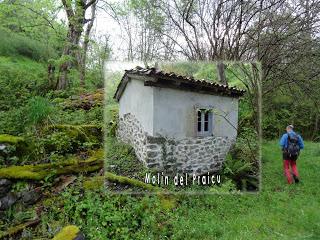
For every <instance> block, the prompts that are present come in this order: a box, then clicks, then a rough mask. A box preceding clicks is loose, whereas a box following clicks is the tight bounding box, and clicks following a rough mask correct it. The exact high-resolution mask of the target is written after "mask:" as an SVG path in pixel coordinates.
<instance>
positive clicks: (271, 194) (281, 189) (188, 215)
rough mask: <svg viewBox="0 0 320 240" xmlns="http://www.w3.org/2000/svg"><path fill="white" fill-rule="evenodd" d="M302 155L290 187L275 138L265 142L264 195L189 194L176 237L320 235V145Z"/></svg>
mask: <svg viewBox="0 0 320 240" xmlns="http://www.w3.org/2000/svg"><path fill="white" fill-rule="evenodd" d="M305 145H306V147H305V150H303V152H302V154H301V156H300V158H299V159H298V170H299V172H300V175H301V183H299V184H296V185H288V184H287V183H286V180H285V177H284V175H283V169H282V158H281V154H280V150H279V147H278V143H277V142H276V141H272V142H265V143H264V144H263V148H262V151H263V157H262V190H261V192H260V193H259V194H243V195H214V196H189V197H188V198H187V199H185V202H183V203H182V204H181V205H180V207H179V208H178V209H177V211H176V212H175V213H174V218H175V220H173V219H171V220H172V222H173V223H174V229H173V231H172V232H174V234H173V238H174V239H256V240H257V239H290V240H292V239H320V194H319V190H320V189H319V187H320V181H319V174H318V173H319V169H320V144H319V143H311V142H307V143H306V144H305Z"/></svg>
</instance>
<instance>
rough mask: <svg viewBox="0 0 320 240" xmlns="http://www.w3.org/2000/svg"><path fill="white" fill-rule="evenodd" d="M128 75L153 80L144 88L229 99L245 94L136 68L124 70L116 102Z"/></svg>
mask: <svg viewBox="0 0 320 240" xmlns="http://www.w3.org/2000/svg"><path fill="white" fill-rule="evenodd" d="M128 75H130V77H132V76H134V75H136V76H146V77H151V78H153V80H148V79H146V80H144V85H145V86H154V87H163V88H174V89H180V90H185V91H193V92H200V93H207V94H213V95H222V96H230V97H240V96H243V94H244V93H245V91H244V90H241V89H238V88H235V87H230V86H227V85H223V84H219V83H215V82H212V81H209V80H204V79H201V80H199V79H194V78H193V77H189V76H181V75H177V74H175V73H173V72H170V73H166V72H164V71H161V70H159V69H156V68H142V67H139V66H137V67H136V68H133V69H130V70H125V74H124V75H123V77H122V79H121V81H120V83H119V85H118V87H117V91H116V93H115V95H114V98H115V99H117V100H118V101H119V99H120V97H121V95H122V92H123V91H124V89H125V86H126V84H127V81H128V80H127V79H128V78H127V76H128Z"/></svg>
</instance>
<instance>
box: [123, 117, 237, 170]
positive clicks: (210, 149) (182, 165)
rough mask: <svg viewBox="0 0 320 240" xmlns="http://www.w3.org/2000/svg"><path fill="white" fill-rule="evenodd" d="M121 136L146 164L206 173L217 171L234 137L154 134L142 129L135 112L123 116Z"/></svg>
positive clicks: (162, 168)
mask: <svg viewBox="0 0 320 240" xmlns="http://www.w3.org/2000/svg"><path fill="white" fill-rule="evenodd" d="M117 136H118V138H119V139H120V140H121V141H123V142H125V143H128V144H130V145H131V146H133V148H134V150H135V153H136V155H137V157H138V159H139V160H140V161H142V162H143V163H144V164H145V165H146V166H147V167H150V168H155V169H157V170H159V171H164V172H166V173H176V172H179V173H189V174H197V175H201V174H206V173H207V172H216V171H218V170H219V169H220V168H221V166H222V164H223V161H224V159H225V157H226V154H227V153H228V151H229V149H230V147H231V145H232V144H233V143H234V142H235V139H229V138H228V137H215V136H209V137H196V138H184V139H167V138H164V137H162V136H159V137H152V136H149V135H148V134H147V133H146V132H144V131H143V128H142V127H141V124H140V123H139V121H138V120H137V119H136V118H135V117H134V116H133V115H132V114H125V115H124V116H123V117H121V118H120V121H119V128H118V132H117Z"/></svg>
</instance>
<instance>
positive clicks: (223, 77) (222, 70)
mask: <svg viewBox="0 0 320 240" xmlns="http://www.w3.org/2000/svg"><path fill="white" fill-rule="evenodd" d="M217 73H218V79H219V82H220V83H221V84H223V85H228V82H227V79H226V74H225V65H224V63H223V62H221V61H219V62H217Z"/></svg>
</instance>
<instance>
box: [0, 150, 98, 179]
mask: <svg viewBox="0 0 320 240" xmlns="http://www.w3.org/2000/svg"><path fill="white" fill-rule="evenodd" d="M103 159H104V153H103V150H102V149H99V150H98V151H95V152H94V153H93V155H92V156H91V157H89V158H88V159H86V160H80V159H78V158H76V157H72V158H70V159H68V160H66V161H62V162H60V163H46V164H38V165H24V166H10V167H7V168H1V169H0V178H7V179H26V180H42V179H44V178H46V177H47V176H55V175H62V174H73V173H86V172H95V171H98V170H100V169H102V168H103V162H104V161H103Z"/></svg>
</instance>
